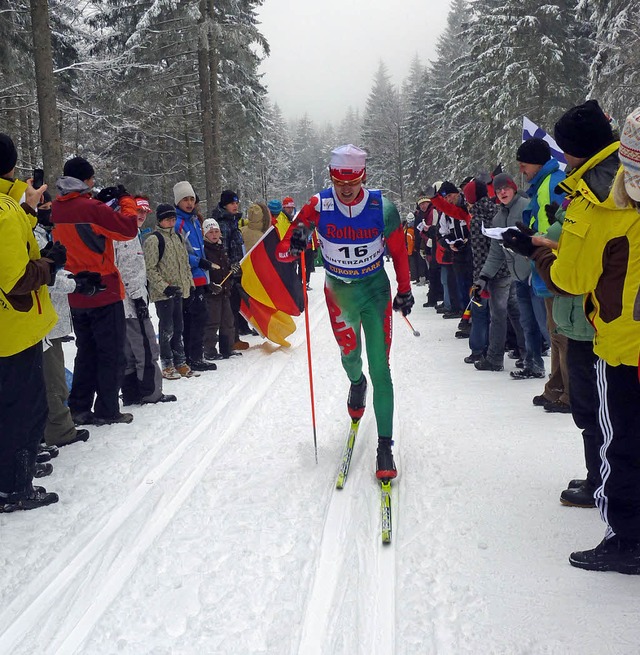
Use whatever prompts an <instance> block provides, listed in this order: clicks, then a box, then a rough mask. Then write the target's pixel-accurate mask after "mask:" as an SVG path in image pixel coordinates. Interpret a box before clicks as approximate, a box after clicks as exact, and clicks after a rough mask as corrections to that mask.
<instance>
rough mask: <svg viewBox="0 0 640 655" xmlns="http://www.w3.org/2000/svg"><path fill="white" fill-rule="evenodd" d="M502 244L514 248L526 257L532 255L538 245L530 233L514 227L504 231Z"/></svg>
mask: <svg viewBox="0 0 640 655" xmlns="http://www.w3.org/2000/svg"><path fill="white" fill-rule="evenodd" d="M502 244H503V245H504V247H505V248H508V249H509V250H513V252H517V253H518V254H519V255H523V256H524V257H531V255H532V254H533V251H534V250H535V249H536V246H534V245H533V243H532V241H531V235H530V234H525V233H524V232H521V231H520V230H515V229H514V228H509V229H508V230H507V231H506V232H503V234H502Z"/></svg>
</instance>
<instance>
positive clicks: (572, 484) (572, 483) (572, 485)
mask: <svg viewBox="0 0 640 655" xmlns="http://www.w3.org/2000/svg"><path fill="white" fill-rule="evenodd" d="M585 484H587V481H586V480H581V479H579V478H575V479H573V480H569V484H568V485H567V489H577V488H578V487H584V485H585Z"/></svg>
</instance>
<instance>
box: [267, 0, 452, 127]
mask: <svg viewBox="0 0 640 655" xmlns="http://www.w3.org/2000/svg"><path fill="white" fill-rule="evenodd" d="M448 8H449V2H448V1H447V0H395V1H394V0H392V1H389V0H321V1H320V2H318V1H316V0H297V1H296V0H265V3H264V5H263V6H262V7H261V8H260V10H259V12H258V14H259V18H260V21H261V23H262V24H261V26H260V30H261V32H262V34H264V36H265V37H266V38H267V40H268V41H269V44H270V46H271V56H270V57H268V58H267V59H266V61H265V62H264V63H263V65H262V69H261V70H262V72H264V74H265V75H264V78H263V80H264V82H265V84H266V85H267V88H268V90H269V96H270V98H271V99H272V100H273V101H274V102H277V103H278V105H279V106H280V109H281V110H282V112H283V114H284V115H285V117H286V118H299V117H301V116H302V115H303V114H304V113H305V112H306V113H308V114H309V116H310V118H312V119H313V120H314V121H315V122H322V121H324V120H331V121H333V122H336V123H337V122H339V121H340V120H341V119H342V117H343V116H344V114H345V113H346V110H347V108H348V107H349V106H352V107H353V108H354V109H355V108H359V109H360V110H362V109H364V105H365V102H366V99H367V96H368V95H369V92H370V90H371V85H372V81H373V75H374V73H375V72H376V70H377V68H378V65H379V62H380V60H382V61H384V62H385V64H386V65H387V68H388V70H389V73H390V74H391V77H392V79H393V82H394V83H395V84H398V83H400V82H402V81H403V80H404V79H405V78H406V77H407V75H408V73H409V67H410V64H411V60H412V59H413V57H414V56H415V55H416V54H417V55H418V57H419V58H420V60H421V61H422V63H423V64H424V63H426V62H427V61H428V60H430V59H433V58H434V57H435V54H436V41H437V39H438V36H439V35H440V33H441V32H442V30H443V29H444V26H445V24H446V19H447V13H448Z"/></svg>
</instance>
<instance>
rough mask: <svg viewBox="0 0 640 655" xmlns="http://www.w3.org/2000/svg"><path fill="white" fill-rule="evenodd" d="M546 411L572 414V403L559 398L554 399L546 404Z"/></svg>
mask: <svg viewBox="0 0 640 655" xmlns="http://www.w3.org/2000/svg"><path fill="white" fill-rule="evenodd" d="M544 411H545V412H549V413H551V414H571V405H569V404H567V403H563V402H560V401H559V400H552V401H551V402H548V403H546V404H545V406H544Z"/></svg>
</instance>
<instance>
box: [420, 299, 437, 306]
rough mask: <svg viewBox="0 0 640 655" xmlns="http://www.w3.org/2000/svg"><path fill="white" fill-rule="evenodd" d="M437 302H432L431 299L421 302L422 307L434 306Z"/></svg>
mask: <svg viewBox="0 0 640 655" xmlns="http://www.w3.org/2000/svg"><path fill="white" fill-rule="evenodd" d="M437 304H438V303H436V302H433V300H432V301H431V302H429V301H427V302H425V303H422V306H423V307H435V306H436V305H437Z"/></svg>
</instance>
